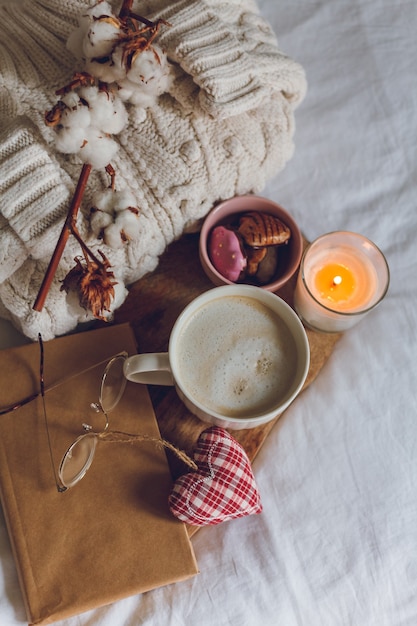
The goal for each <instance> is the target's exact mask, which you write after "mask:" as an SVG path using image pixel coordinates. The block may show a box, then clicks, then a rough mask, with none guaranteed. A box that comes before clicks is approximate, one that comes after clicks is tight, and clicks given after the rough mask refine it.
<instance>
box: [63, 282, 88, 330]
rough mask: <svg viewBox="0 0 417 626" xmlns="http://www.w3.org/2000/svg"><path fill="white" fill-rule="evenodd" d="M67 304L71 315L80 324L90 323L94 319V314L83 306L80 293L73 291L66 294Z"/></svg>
mask: <svg viewBox="0 0 417 626" xmlns="http://www.w3.org/2000/svg"><path fill="white" fill-rule="evenodd" d="M65 302H66V305H67V309H68V311H69V313H70V315H71V316H73V317H76V318H77V319H78V322H80V323H83V322H89V321H91V320H93V319H94V315H93V314H92V312H91V311H87V310H86V309H84V307H82V306H81V304H80V300H79V296H78V293H77V292H76V291H74V290H73V289H70V290H69V291H68V292H67V293H66V296H65Z"/></svg>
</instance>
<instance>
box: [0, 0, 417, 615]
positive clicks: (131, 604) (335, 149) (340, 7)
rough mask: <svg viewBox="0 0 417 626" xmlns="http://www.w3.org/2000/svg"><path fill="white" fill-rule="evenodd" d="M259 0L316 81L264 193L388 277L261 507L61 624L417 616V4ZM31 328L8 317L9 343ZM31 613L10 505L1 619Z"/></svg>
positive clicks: (296, 415) (288, 419) (291, 413)
mask: <svg viewBox="0 0 417 626" xmlns="http://www.w3.org/2000/svg"><path fill="white" fill-rule="evenodd" d="M4 2H5V0H2V1H1V2H0V4H3V3H4ZM258 4H259V7H260V11H261V13H262V14H263V15H264V16H265V17H266V18H268V20H269V21H270V23H271V24H272V26H273V28H274V30H275V32H276V34H277V37H278V41H279V43H280V47H281V48H282V50H284V51H285V52H286V53H287V54H288V55H289V56H291V57H293V58H294V59H296V60H297V61H299V62H300V63H301V64H302V65H303V66H304V68H305V71H306V75H307V80H308V84H309V89H308V93H307V97H306V99H305V100H304V102H303V103H302V105H301V106H300V108H299V109H298V110H297V112H296V135H295V143H296V151H295V155H294V157H293V158H292V160H291V161H290V162H289V163H288V165H287V166H286V168H285V170H284V171H283V172H282V173H280V174H279V175H278V176H277V177H276V178H275V179H274V180H272V181H270V182H269V184H268V185H267V187H266V188H265V189H264V191H263V193H262V195H264V196H267V197H269V198H271V199H273V200H274V201H276V202H279V203H280V204H281V205H283V206H284V207H285V208H286V209H287V210H288V211H290V212H291V213H292V214H293V216H294V218H295V219H296V221H297V222H298V223H299V225H300V226H301V228H302V230H303V232H304V234H305V236H306V237H307V238H308V239H309V240H313V239H314V238H316V237H317V236H319V235H321V234H323V233H325V232H329V231H332V230H351V231H355V232H358V233H361V234H363V235H366V236H367V237H369V238H370V239H371V240H373V241H374V242H375V243H376V244H377V245H378V246H379V247H380V248H381V249H382V250H383V251H384V253H385V254H386V257H387V260H388V263H389V265H390V270H391V284H390V289H389V293H388V295H387V297H386V298H385V300H384V301H383V303H382V304H381V305H380V306H379V307H378V308H377V309H376V310H374V311H373V312H372V313H371V314H369V315H368V317H366V318H365V319H364V320H363V321H361V322H360V323H359V324H358V325H357V326H356V327H355V328H353V329H351V330H350V331H348V332H347V333H346V334H345V335H344V336H343V337H342V338H341V339H340V341H339V342H338V343H337V345H336V348H335V350H334V352H333V354H332V356H331V358H330V359H329V361H328V362H327V364H326V365H325V367H324V369H323V370H322V372H321V374H320V376H319V377H318V378H317V379H316V381H315V382H314V384H313V385H312V386H311V387H310V388H309V389H307V390H306V392H305V393H303V394H302V395H301V396H299V397H298V398H297V400H296V401H295V402H294V403H293V405H292V406H291V408H290V409H289V410H288V411H287V412H286V413H285V416H284V417H283V418H282V419H281V420H279V421H278V423H277V424H276V425H275V427H274V429H273V430H272V432H271V434H270V435H269V437H268V439H267V441H266V443H265V444H264V446H263V447H262V449H261V451H260V453H259V455H258V456H257V458H256V460H255V462H254V472H255V475H256V479H257V482H258V486H259V489H260V492H261V496H262V502H263V507H264V511H263V513H262V514H261V515H258V516H253V517H248V518H243V519H240V520H235V521H232V522H229V523H226V524H223V525H219V526H218V527H212V528H207V529H203V530H201V531H199V532H198V533H197V534H196V535H195V537H194V538H193V544H194V547H195V551H196V556H197V560H198V564H199V568H200V574H199V575H198V576H197V577H195V578H194V579H192V580H190V581H187V582H183V583H179V584H176V585H171V586H169V587H165V588H162V589H158V590H155V591H152V592H149V593H146V594H143V595H141V596H136V597H132V598H129V599H126V600H124V601H121V602H118V603H117V604H114V605H112V606H109V607H105V608H102V609H97V610H95V611H92V612H89V613H85V614H83V615H81V616H79V617H74V618H72V619H68V620H66V621H64V622H59V624H61V626H64V625H65V626H87V624H88V625H89V626H98V625H100V626H122V625H127V624H130V625H132V626H133V625H135V626H136V625H139V624H140V625H141V626H169V625H171V626H174V625H186V626H213V625H216V626H235V625H236V626H237V625H239V626H258V625H259V624H262V625H263V626H277V625H278V624H279V625H282V626H347V625H352V626H414V625H415V624H417V594H416V586H417V556H416V546H417V496H416V494H417V422H416V420H417V400H416V389H417V330H416V329H417V313H416V310H417V252H416V237H417V193H416V185H417V141H416V136H417V135H416V133H417V78H416V77H417V73H416V61H417V38H416V30H417V5H416V3H415V2H414V1H413V0H409V1H403V0H397V2H392V1H388V0H373V1H372V2H371V1H370V0H352V1H351V2H345V1H342V0H339V2H331V1H330V0H327V1H326V0H314V1H312V0H282V1H281V2H276V0H259V2H258ZM22 341H23V339H22V337H20V336H19V334H18V333H17V332H16V331H13V329H12V328H11V327H10V325H9V324H8V323H6V322H4V321H1V322H0V347H2V348H3V347H6V346H8V345H17V344H18V343H21V342H22ZM140 567H141V564H140V563H138V568H140ZM23 623H25V613H24V609H23V604H22V598H21V594H20V590H19V584H18V580H17V574H16V569H15V567H14V562H13V557H12V553H11V548H10V544H9V541H8V537H7V532H6V529H5V524H4V519H3V516H2V514H1V513H0V624H1V625H2V626H18V625H21V624H23Z"/></svg>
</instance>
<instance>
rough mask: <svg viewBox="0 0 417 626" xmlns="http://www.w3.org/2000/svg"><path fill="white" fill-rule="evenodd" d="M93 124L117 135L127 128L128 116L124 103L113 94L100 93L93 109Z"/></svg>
mask: <svg viewBox="0 0 417 626" xmlns="http://www.w3.org/2000/svg"><path fill="white" fill-rule="evenodd" d="M90 111H91V124H92V126H95V127H96V128H100V129H101V130H104V131H105V132H106V133H110V134H112V135H116V134H117V133H120V131H121V130H123V128H124V127H125V126H126V124H127V122H128V114H127V111H126V109H125V106H124V104H123V102H122V101H121V100H120V98H119V97H118V96H116V95H115V94H112V93H111V92H108V93H106V92H104V91H103V92H100V93H99V94H98V97H97V98H96V99H95V101H94V103H93V104H92V106H91V108H90Z"/></svg>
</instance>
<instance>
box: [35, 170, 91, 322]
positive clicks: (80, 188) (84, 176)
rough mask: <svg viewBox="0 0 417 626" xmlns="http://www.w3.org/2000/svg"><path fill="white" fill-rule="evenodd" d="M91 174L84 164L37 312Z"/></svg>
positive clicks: (46, 277) (47, 290)
mask: <svg viewBox="0 0 417 626" xmlns="http://www.w3.org/2000/svg"><path fill="white" fill-rule="evenodd" d="M90 172H91V165H90V164H89V163H84V165H83V167H82V169H81V173H80V177H79V179H78V183H77V188H76V190H75V192H74V195H73V197H72V202H71V206H70V208H69V211H68V214H67V217H66V220H65V222H64V226H63V227H62V230H61V234H60V236H59V239H58V241H57V244H56V246H55V250H54V253H53V255H52V258H51V260H50V262H49V265H48V269H47V270H46V273H45V276H44V279H43V281H42V285H41V287H40V289H39V292H38V295H37V297H36V300H35V304H34V305H33V308H34V310H35V311H42V308H43V305H44V304H45V300H46V296H47V295H48V292H49V289H50V287H51V283H52V281H53V279H54V276H55V273H56V270H57V267H58V264H59V262H60V260H61V257H62V254H63V252H64V249H65V246H66V244H67V241H68V237H69V236H70V234H71V233H72V229H73V224H75V221H76V219H77V214H78V210H79V208H80V205H81V201H82V199H83V196H84V192H85V188H86V185H87V181H88V177H89V175H90Z"/></svg>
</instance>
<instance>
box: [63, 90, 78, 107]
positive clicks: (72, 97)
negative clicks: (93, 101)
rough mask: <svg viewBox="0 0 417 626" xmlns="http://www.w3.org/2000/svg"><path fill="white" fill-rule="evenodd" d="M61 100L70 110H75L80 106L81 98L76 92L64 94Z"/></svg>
mask: <svg viewBox="0 0 417 626" xmlns="http://www.w3.org/2000/svg"><path fill="white" fill-rule="evenodd" d="M61 100H62V102H63V103H64V104H66V105H67V107H68V108H69V109H75V108H76V107H77V106H78V105H79V104H80V97H79V95H78V94H77V93H76V92H75V91H69V92H68V93H66V94H64V95H63V96H62V98H61Z"/></svg>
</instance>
